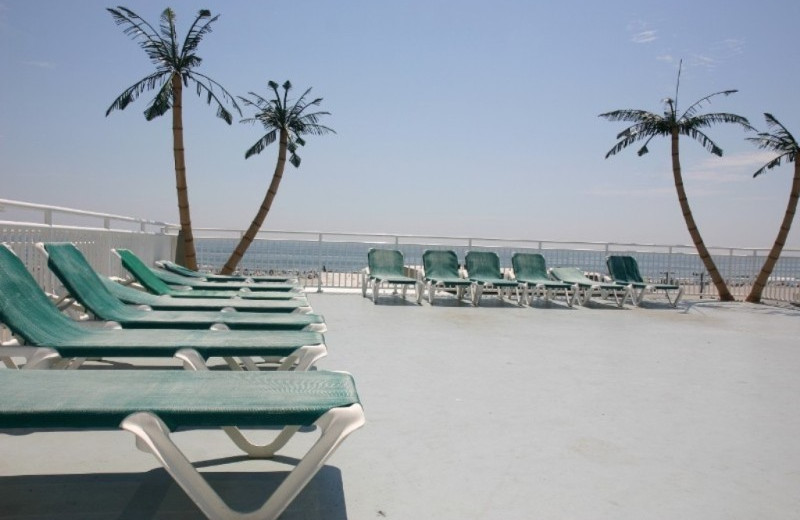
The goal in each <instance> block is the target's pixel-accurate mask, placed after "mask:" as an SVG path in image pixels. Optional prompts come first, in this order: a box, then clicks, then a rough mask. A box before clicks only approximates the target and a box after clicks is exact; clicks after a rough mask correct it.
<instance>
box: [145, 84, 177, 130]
mask: <svg viewBox="0 0 800 520" xmlns="http://www.w3.org/2000/svg"><path fill="white" fill-rule="evenodd" d="M172 94H173V93H172V81H170V80H168V81H165V82H164V84H163V85H162V86H161V89H160V90H159V91H158V94H156V97H154V98H153V100H152V101H151V102H150V105H148V107H147V108H146V109H145V111H144V118H145V119H147V120H148V121H152V120H153V119H155V118H157V117H159V116H163V115H164V114H166V113H167V112H169V109H170V108H172V99H173V97H172Z"/></svg>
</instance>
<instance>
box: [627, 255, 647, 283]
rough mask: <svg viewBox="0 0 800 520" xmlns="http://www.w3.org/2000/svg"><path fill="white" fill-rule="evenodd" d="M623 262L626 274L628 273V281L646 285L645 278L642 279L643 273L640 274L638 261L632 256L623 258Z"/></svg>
mask: <svg viewBox="0 0 800 520" xmlns="http://www.w3.org/2000/svg"><path fill="white" fill-rule="evenodd" d="M622 260H623V262H624V263H625V272H626V273H628V281H629V282H635V283H644V278H642V273H640V272H639V264H638V263H637V262H636V259H635V258H634V257H632V256H623V257H622Z"/></svg>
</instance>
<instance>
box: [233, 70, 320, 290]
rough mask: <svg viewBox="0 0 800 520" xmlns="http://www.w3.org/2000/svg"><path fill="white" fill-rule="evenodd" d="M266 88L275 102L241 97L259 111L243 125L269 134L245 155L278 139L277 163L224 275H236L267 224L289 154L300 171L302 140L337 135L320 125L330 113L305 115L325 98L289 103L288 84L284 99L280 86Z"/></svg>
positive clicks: (262, 148) (251, 154) (247, 156)
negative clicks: (258, 126)
mask: <svg viewBox="0 0 800 520" xmlns="http://www.w3.org/2000/svg"><path fill="white" fill-rule="evenodd" d="M267 84H268V85H269V88H270V89H272V92H273V93H274V97H273V98H272V99H269V100H268V99H265V98H263V97H261V96H259V95H257V94H254V93H253V92H250V96H251V97H252V99H248V98H243V97H241V96H240V97H239V99H240V100H241V101H242V103H244V104H245V105H246V106H250V107H253V108H254V109H255V110H256V114H255V116H254V117H251V118H247V119H243V120H242V123H256V122H259V123H261V124H262V125H263V126H264V128H265V129H266V130H267V133H266V134H265V135H264V136H263V137H262V138H261V139H259V140H258V141H256V143H255V144H254V145H253V146H251V147H250V148H249V149H248V150H247V151H246V152H245V154H244V157H245V159H248V158H250V157H251V156H253V155H255V154H259V153H261V151H262V150H264V148H266V147H267V146H269V145H270V144H272V143H274V142H275V140H276V139H277V140H278V162H277V164H276V165H275V171H274V173H273V174H272V182H271V183H270V185H269V189H267V193H266V195H265V196H264V200H263V201H262V202H261V206H260V207H259V208H258V212H257V213H256V216H255V218H253V222H251V223H250V227H248V228H247V231H246V232H245V234H244V235H242V238H241V240H240V241H239V244H238V245H237V246H236V249H234V250H233V253H231V256H230V258H228V261H227V262H225V266H224V267H223V268H222V271H221V272H222V274H231V273H233V271H234V270H235V269H236V266H237V265H239V261H241V259H242V257H243V256H244V254H245V252H246V251H247V248H248V247H250V244H251V243H252V242H253V240H254V239H255V237H256V234H257V233H258V231H259V229H261V226H262V225H263V224H264V219H266V217H267V213H269V210H270V208H271V207H272V201H273V200H275V195H276V194H277V193H278V187H279V186H280V184H281V179H282V178H283V169H284V167H285V166H286V152H287V151H288V152H289V162H290V163H292V165H293V166H294V167H295V168H298V167H299V166H300V156H299V155H297V147H298V146H305V144H306V142H305V141H304V140H303V138H302V137H301V136H303V135H307V134H311V135H324V134H327V133H334V134H335V133H336V132H335V131H334V130H333V129H331V128H328V127H327V126H323V125H321V124H319V120H320V118H321V117H322V116H326V115H330V113H329V112H306V110H307V109H308V108H309V107H312V106H318V105H319V104H320V103H321V102H322V98H317V99H314V100H313V101H310V102H308V101H306V96H307V95H308V93H309V92H311V89H310V88H309V89H308V90H306V91H305V92H303V95H302V96H300V97H299V98H298V99H297V101H292V100H290V99H288V95H289V91H290V90H291V89H292V84H291V83H290V82H289V81H287V82H285V83H284V84H283V85H281V87H282V88H283V95H281V93H280V92H279V91H278V84H277V83H275V82H274V81H270V82H268V83H267Z"/></svg>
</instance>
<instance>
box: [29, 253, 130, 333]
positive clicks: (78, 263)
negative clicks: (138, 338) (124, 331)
mask: <svg viewBox="0 0 800 520" xmlns="http://www.w3.org/2000/svg"><path fill="white" fill-rule="evenodd" d="M44 248H45V250H47V266H48V267H49V268H50V270H51V271H53V273H55V275H56V276H57V277H58V279H59V280H61V283H62V284H63V285H64V287H66V289H67V291H69V293H70V294H71V295H72V296H74V297H75V298H76V299H77V300H78V301H79V302H80V303H81V305H83V306H84V307H86V309H88V310H89V311H91V312H92V313H94V314H95V315H96V316H98V317H99V318H100V319H103V320H114V321H117V320H124V319H126V318H125V317H127V316H129V314H130V313H129V311H130V309H129V308H128V307H127V306H126V305H125V304H124V303H122V302H121V301H119V300H118V299H117V298H116V297H115V296H114V295H113V294H111V293H110V292H109V290H108V289H107V288H106V286H105V285H104V284H103V281H102V280H101V279H100V276H99V275H98V274H97V273H96V272H95V270H94V269H92V266H91V265H89V262H88V261H87V260H86V258H85V257H84V256H83V254H82V253H81V252H80V251H79V250H78V248H77V247H75V246H74V245H73V244H69V243H58V244H56V243H51V244H45V245H44Z"/></svg>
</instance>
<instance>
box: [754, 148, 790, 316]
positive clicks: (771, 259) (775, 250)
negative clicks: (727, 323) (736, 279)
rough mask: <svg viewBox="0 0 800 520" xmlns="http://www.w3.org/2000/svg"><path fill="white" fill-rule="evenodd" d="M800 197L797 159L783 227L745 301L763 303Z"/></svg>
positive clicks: (782, 223)
mask: <svg viewBox="0 0 800 520" xmlns="http://www.w3.org/2000/svg"><path fill="white" fill-rule="evenodd" d="M798 197H800V160H798V159H795V162H794V180H793V181H792V191H791V193H790V194H789V203H788V204H787V205H786V213H785V214H784V215H783V222H781V228H780V230H779V231H778V236H777V237H775V243H774V244H772V249H770V251H769V255H767V259H766V260H765V261H764V265H763V266H762V267H761V271H760V272H759V273H758V276H757V277H756V281H755V282H754V283H753V288H752V289H750V294H748V295H747V298H746V299H745V301H748V302H750V303H761V293H762V292H763V291H764V287H766V286H767V281H768V280H769V275H771V274H772V270H773V269H774V268H775V264H776V263H777V262H778V258H780V256H781V251H782V250H783V246H784V245H785V244H786V237H787V236H789V229H791V227H792V222H793V221H794V214H795V211H796V210H797V199H798Z"/></svg>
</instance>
